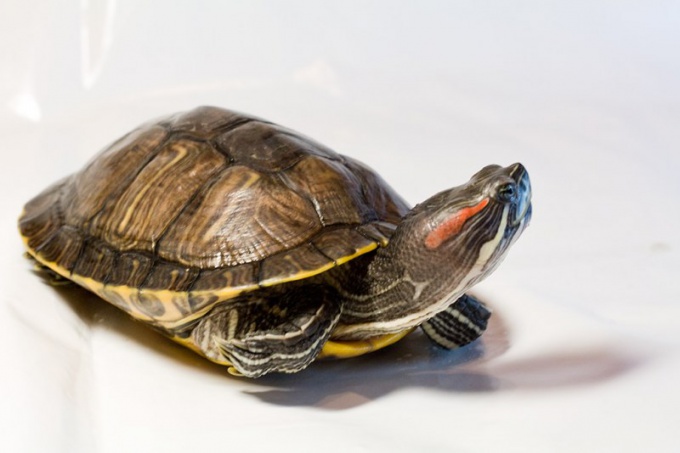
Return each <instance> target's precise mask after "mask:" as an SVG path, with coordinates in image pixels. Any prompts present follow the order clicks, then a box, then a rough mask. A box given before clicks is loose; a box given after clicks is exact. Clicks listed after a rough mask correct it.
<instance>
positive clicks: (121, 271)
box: [108, 252, 153, 288]
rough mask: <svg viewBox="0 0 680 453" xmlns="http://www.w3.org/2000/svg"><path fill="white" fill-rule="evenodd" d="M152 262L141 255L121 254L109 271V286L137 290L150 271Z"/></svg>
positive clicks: (133, 253) (132, 253)
mask: <svg viewBox="0 0 680 453" xmlns="http://www.w3.org/2000/svg"><path fill="white" fill-rule="evenodd" d="M152 265H153V260H152V259H151V258H150V257H149V256H147V255H143V254H141V253H135V252H127V253H121V254H120V256H119V257H118V260H117V261H116V266H114V267H113V269H111V274H110V275H109V281H108V284H109V285H123V286H129V287H132V288H139V287H140V286H141V284H142V283H143V282H144V280H145V279H146V276H147V275H148V274H149V271H150V270H151V266H152Z"/></svg>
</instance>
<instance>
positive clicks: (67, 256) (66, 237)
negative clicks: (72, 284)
mask: <svg viewBox="0 0 680 453" xmlns="http://www.w3.org/2000/svg"><path fill="white" fill-rule="evenodd" d="M82 247H83V236H82V235H81V234H80V233H79V232H78V230H76V229H74V228H70V227H61V228H59V229H58V230H57V231H56V232H55V233H54V234H53V235H52V236H50V238H49V239H47V240H46V241H45V242H43V244H42V245H41V246H40V247H38V248H37V249H36V251H37V252H38V254H39V255H40V257H41V258H42V259H43V260H45V261H47V262H48V263H59V266H60V267H62V268H63V269H65V270H67V271H69V272H70V271H72V270H73V267H74V266H75V264H76V261H77V260H78V256H79V255H80V250H81V248H82Z"/></svg>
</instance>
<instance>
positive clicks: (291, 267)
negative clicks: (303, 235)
mask: <svg viewBox="0 0 680 453" xmlns="http://www.w3.org/2000/svg"><path fill="white" fill-rule="evenodd" d="M332 266H334V263H333V261H331V260H330V259H329V258H328V257H326V256H325V255H323V254H322V253H320V252H319V251H318V250H317V249H316V248H315V247H314V246H313V245H311V244H306V245H302V246H299V247H295V248H293V249H291V250H287V251H285V252H282V253H279V254H277V255H274V256H272V257H271V258H267V259H266V260H264V261H263V262H262V270H261V271H260V284H261V285H262V286H270V285H273V284H277V283H279V282H281V281H286V280H301V279H303V278H307V277H310V276H311V275H313V274H315V273H318V272H320V271H321V270H322V269H323V268H330V267H332Z"/></svg>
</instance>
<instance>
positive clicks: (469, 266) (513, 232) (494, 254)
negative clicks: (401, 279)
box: [393, 163, 531, 300]
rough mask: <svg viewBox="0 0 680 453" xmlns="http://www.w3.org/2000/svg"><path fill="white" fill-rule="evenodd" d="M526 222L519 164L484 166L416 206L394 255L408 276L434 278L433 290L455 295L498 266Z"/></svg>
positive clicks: (526, 192)
mask: <svg viewBox="0 0 680 453" xmlns="http://www.w3.org/2000/svg"><path fill="white" fill-rule="evenodd" d="M530 218H531V183H530V181H529V174H528V173H527V171H526V169H525V168H524V166H523V165H522V164H519V163H517V164H513V165H510V166H509V167H500V166H498V165H489V166H487V167H485V168H483V169H482V170H480V171H479V172H478V173H476V174H475V175H474V176H472V178H471V179H470V181H468V182H467V183H466V184H464V185H462V186H458V187H454V188H452V189H449V190H445V191H443V192H440V193H438V194H436V195H434V196H432V197H430V198H429V199H427V200H425V201H424V202H423V203H420V204H419V205H418V206H416V207H415V208H414V209H413V210H412V211H411V213H410V214H409V215H408V216H407V217H406V218H405V219H404V221H403V224H402V226H401V227H400V229H402V234H400V235H399V238H398V241H397V242H400V243H401V244H399V245H398V246H397V248H398V249H399V251H398V252H397V254H399V255H401V257H400V258H401V260H402V262H405V263H407V264H405V270H406V272H407V273H408V274H409V276H411V278H413V279H416V280H419V281H423V280H428V279H431V278H434V279H435V280H436V281H437V283H438V284H437V285H432V286H439V287H440V288H441V290H442V291H445V292H446V294H449V295H451V296H452V297H455V294H462V292H464V291H466V290H467V289H468V288H469V287H470V286H472V285H473V284H475V283H476V282H478V281H479V280H481V279H482V278H484V277H485V276H487V275H488V274H490V273H491V272H492V271H493V270H494V269H495V268H496V267H497V266H498V264H500V262H501V261H502V260H503V257H504V256H505V254H506V252H507V250H508V248H509V247H510V245H512V243H513V242H514V241H515V240H516V239H517V238H518V237H519V236H520V234H521V233H522V231H524V229H525V227H526V226H527V224H528V223H529V220H530ZM394 239H395V238H393V240H394ZM395 245H396V244H395ZM404 253H405V254H404ZM441 297H442V294H441V293H440V294H439V295H438V297H437V299H440V298H441ZM440 300H441V299H440Z"/></svg>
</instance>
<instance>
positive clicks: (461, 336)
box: [421, 294, 491, 349]
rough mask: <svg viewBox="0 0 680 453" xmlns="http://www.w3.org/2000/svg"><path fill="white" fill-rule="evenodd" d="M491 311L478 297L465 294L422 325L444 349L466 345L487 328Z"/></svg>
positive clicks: (427, 333) (428, 334) (426, 332)
mask: <svg viewBox="0 0 680 453" xmlns="http://www.w3.org/2000/svg"><path fill="white" fill-rule="evenodd" d="M490 317H491V312H490V311H489V309H487V308H486V307H485V306H484V304H482V303H481V302H480V301H479V300H477V299H476V298H474V297H472V296H470V295H467V294H464V295H462V296H461V297H460V298H459V299H458V300H457V301H456V302H454V303H453V304H451V305H450V306H449V307H448V308H447V309H446V310H444V311H442V312H440V313H438V314H437V315H435V316H434V317H432V318H430V319H429V320H427V321H425V322H424V323H423V324H422V325H421V327H422V328H423V330H424V331H425V334H426V335H427V336H428V337H429V338H430V340H432V342H434V343H435V344H436V345H438V346H440V347H442V348H444V349H455V348H458V347H460V346H465V345H466V344H468V343H471V342H473V341H474V340H476V339H477V338H479V337H480V336H481V335H482V334H483V333H484V331H485V330H486V326H487V322H488V320H489V318H490Z"/></svg>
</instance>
